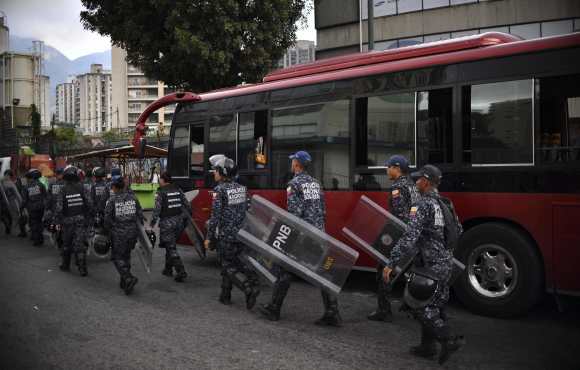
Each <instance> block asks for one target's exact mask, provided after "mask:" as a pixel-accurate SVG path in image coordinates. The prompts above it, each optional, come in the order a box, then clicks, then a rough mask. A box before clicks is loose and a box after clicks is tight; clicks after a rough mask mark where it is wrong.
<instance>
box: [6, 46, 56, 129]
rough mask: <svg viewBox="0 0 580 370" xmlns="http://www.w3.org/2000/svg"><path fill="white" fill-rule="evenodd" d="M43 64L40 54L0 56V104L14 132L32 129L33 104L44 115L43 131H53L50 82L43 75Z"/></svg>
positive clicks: (8, 53)
mask: <svg viewBox="0 0 580 370" xmlns="http://www.w3.org/2000/svg"><path fill="white" fill-rule="evenodd" d="M40 64H41V58H40V56H39V55H37V54H29V53H13V52H5V53H3V54H1V55H0V103H1V104H2V108H3V109H4V110H5V111H7V112H8V113H7V114H8V115H9V122H10V126H11V127H13V128H14V127H17V126H26V125H29V123H30V113H31V106H32V104H34V105H35V106H36V107H37V110H38V112H39V113H40V115H41V127H42V128H43V129H48V128H50V106H49V100H50V99H49V96H50V79H49V77H48V76H44V75H42V74H41V73H40Z"/></svg>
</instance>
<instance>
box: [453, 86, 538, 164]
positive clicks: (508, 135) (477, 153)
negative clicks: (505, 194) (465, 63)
mask: <svg viewBox="0 0 580 370" xmlns="http://www.w3.org/2000/svg"><path fill="white" fill-rule="evenodd" d="M532 89H533V80H519V81H507V82H497V83H489V84H483V85H473V86H466V87H464V88H463V119H464V121H463V159H464V161H465V162H466V163H471V165H472V166H498V165H500V166H501V165H533V164H534V158H533V140H532V138H533V135H534V132H533V126H534V125H533V104H532V97H533V91H532Z"/></svg>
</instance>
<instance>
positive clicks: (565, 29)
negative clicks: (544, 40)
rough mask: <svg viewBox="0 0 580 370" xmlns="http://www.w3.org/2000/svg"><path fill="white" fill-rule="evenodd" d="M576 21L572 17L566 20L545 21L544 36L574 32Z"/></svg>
mask: <svg viewBox="0 0 580 370" xmlns="http://www.w3.org/2000/svg"><path fill="white" fill-rule="evenodd" d="M573 29H574V22H573V21H572V20H571V19H568V20H565V21H555V22H543V23H542V37H547V36H557V35H566V34H568V33H572V31H573Z"/></svg>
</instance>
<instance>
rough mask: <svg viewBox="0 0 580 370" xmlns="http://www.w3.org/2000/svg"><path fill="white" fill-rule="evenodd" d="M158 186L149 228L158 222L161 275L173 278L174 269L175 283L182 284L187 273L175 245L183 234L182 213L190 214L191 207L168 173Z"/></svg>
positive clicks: (162, 177)
mask: <svg viewBox="0 0 580 370" xmlns="http://www.w3.org/2000/svg"><path fill="white" fill-rule="evenodd" d="M159 185H160V187H159V188H158V189H157V193H156V194H155V208H154V209H153V218H152V219H151V222H150V223H149V226H150V227H151V228H153V227H155V225H156V224H157V221H159V236H160V241H159V248H165V268H164V269H163V271H162V272H161V273H162V274H163V275H165V276H173V269H175V273H176V275H175V281H177V282H183V280H184V279H185V278H186V277H187V273H186V272H185V268H184V267H183V262H182V261H181V258H180V257H179V254H178V253H177V247H176V243H177V239H178V238H179V236H180V235H181V233H182V232H183V226H184V222H185V215H184V213H183V212H188V213H189V214H191V207H190V206H189V204H188V202H187V200H186V199H185V194H183V192H182V191H181V189H179V188H178V187H177V186H175V185H173V184H172V183H171V175H170V174H169V172H164V173H162V174H161V177H160V179H159Z"/></svg>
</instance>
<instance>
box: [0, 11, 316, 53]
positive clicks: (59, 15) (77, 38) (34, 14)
mask: <svg viewBox="0 0 580 370" xmlns="http://www.w3.org/2000/svg"><path fill="white" fill-rule="evenodd" d="M136 1H139V0H136ZM81 10H82V4H81V2H80V0H0V11H3V12H4V13H5V14H6V18H7V20H8V28H9V29H10V34H11V35H16V36H20V37H31V38H35V39H38V40H42V41H44V42H45V43H46V44H48V45H50V46H52V47H55V48H57V49H58V50H59V51H60V52H61V53H63V54H64V55H66V56H67V57H68V58H69V59H76V58H78V57H81V56H83V55H87V54H91V53H96V52H101V51H105V50H107V49H109V48H110V47H111V43H110V39H109V38H108V37H103V36H101V35H99V34H98V33H96V32H90V31H87V30H85V29H84V28H83V26H82V24H81V22H80V12H81ZM297 37H298V39H300V40H313V41H315V38H316V32H315V30H314V11H311V14H310V15H309V17H308V27H307V28H306V29H303V30H299V31H298V33H297Z"/></svg>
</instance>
